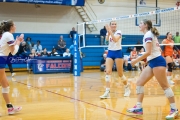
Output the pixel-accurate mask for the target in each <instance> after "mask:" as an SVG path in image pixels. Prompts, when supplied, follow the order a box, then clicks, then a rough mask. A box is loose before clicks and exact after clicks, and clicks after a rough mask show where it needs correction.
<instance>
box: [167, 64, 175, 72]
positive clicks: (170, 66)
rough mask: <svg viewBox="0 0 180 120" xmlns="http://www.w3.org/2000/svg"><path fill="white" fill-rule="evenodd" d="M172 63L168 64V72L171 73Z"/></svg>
mask: <svg viewBox="0 0 180 120" xmlns="http://www.w3.org/2000/svg"><path fill="white" fill-rule="evenodd" d="M173 65H174V63H172V62H171V63H168V72H172V69H173Z"/></svg>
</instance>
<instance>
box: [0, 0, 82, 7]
mask: <svg viewBox="0 0 180 120" xmlns="http://www.w3.org/2000/svg"><path fill="white" fill-rule="evenodd" d="M0 2H16V3H31V4H52V5H67V6H84V2H85V0H0Z"/></svg>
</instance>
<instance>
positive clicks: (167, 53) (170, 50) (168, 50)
mask: <svg viewBox="0 0 180 120" xmlns="http://www.w3.org/2000/svg"><path fill="white" fill-rule="evenodd" d="M163 41H164V42H165V44H170V45H166V46H165V47H164V51H163V55H164V57H167V56H169V57H171V58H172V57H173V47H172V46H171V45H173V44H174V41H173V40H168V39H165V40H163ZM167 65H168V69H167V71H168V72H171V73H172V70H173V65H174V62H173V59H172V61H171V62H169V63H167ZM167 79H168V83H169V84H170V85H171V84H174V82H173V81H172V76H167Z"/></svg>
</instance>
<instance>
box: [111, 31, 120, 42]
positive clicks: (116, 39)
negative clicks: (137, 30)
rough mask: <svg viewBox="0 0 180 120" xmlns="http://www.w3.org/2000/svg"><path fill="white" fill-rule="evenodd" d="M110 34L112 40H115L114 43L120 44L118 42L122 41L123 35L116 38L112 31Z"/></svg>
mask: <svg viewBox="0 0 180 120" xmlns="http://www.w3.org/2000/svg"><path fill="white" fill-rule="evenodd" d="M109 33H110V35H111V37H112V39H113V41H114V42H118V41H119V40H120V38H121V35H118V36H114V34H113V33H112V31H109Z"/></svg>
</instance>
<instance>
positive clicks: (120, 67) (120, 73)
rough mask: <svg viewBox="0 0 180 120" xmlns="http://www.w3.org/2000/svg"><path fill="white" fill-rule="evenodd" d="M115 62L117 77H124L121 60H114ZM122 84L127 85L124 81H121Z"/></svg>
mask: <svg viewBox="0 0 180 120" xmlns="http://www.w3.org/2000/svg"><path fill="white" fill-rule="evenodd" d="M115 62H116V68H117V72H118V75H119V77H124V74H123V59H119V58H118V59H115ZM123 84H124V85H127V81H126V79H123Z"/></svg>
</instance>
